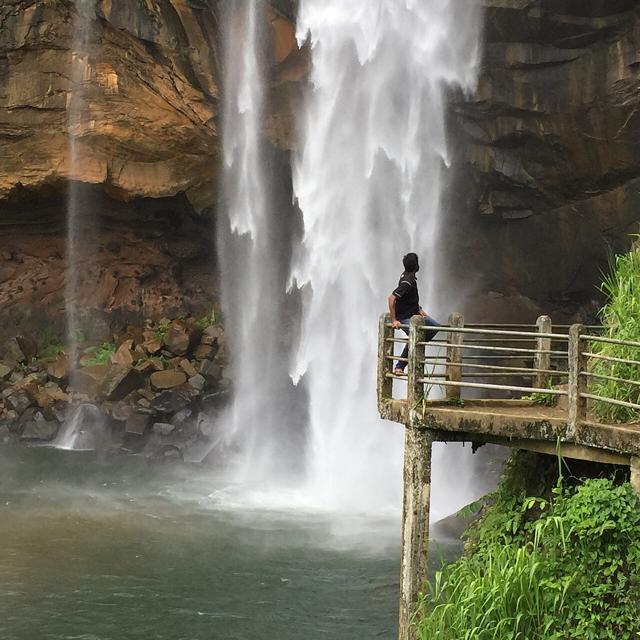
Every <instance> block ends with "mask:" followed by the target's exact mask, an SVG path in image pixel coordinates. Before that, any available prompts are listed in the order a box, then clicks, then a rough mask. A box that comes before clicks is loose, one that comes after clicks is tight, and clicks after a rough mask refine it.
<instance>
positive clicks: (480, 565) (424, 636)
mask: <svg viewBox="0 0 640 640" xmlns="http://www.w3.org/2000/svg"><path fill="white" fill-rule="evenodd" d="M516 469H517V466H515V467H512V469H511V470H510V472H508V473H507V474H506V477H505V479H504V481H503V483H502V485H501V487H500V488H499V490H498V491H497V492H496V494H494V496H492V500H493V502H492V504H491V506H490V507H488V509H487V510H486V512H485V514H484V515H483V517H482V518H481V520H480V521H479V522H478V523H477V524H476V525H475V526H474V527H472V529H471V530H470V532H469V534H468V535H469V538H468V548H467V554H466V555H465V556H464V557H463V558H462V559H460V560H459V561H458V562H456V563H454V564H452V565H449V566H448V567H445V568H444V569H443V570H442V571H441V572H439V573H438V574H437V575H436V577H435V580H434V581H433V582H432V583H431V584H430V585H428V589H427V590H426V594H425V596H424V597H423V598H422V600H421V602H420V606H419V610H418V613H417V616H416V625H417V629H418V637H419V638H420V639H421V640H433V638H438V639H439V640H568V639H572V640H573V639H575V640H578V639H580V640H607V639H611V640H613V639H617V640H638V639H639V638H640V500H639V499H638V497H637V496H636V495H635V494H634V492H633V491H632V489H631V487H630V485H629V484H626V483H625V484H616V483H615V482H614V481H613V480H608V479H596V480H586V481H584V482H582V483H580V484H578V485H576V486H574V487H566V486H563V485H562V484H561V483H558V485H556V487H555V489H554V490H553V492H552V493H551V495H549V496H546V497H544V498H542V497H533V498H532V497H525V494H523V493H522V492H521V491H520V488H521V487H518V482H517V479H515V481H514V476H513V473H514V472H515V470H516ZM510 474H511V476H510ZM514 488H515V491H514Z"/></svg>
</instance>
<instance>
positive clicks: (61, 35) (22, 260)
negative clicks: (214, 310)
mask: <svg viewBox="0 0 640 640" xmlns="http://www.w3.org/2000/svg"><path fill="white" fill-rule="evenodd" d="M82 1H83V2H84V0H82ZM92 2H93V0H92ZM92 2H90V1H89V0H87V1H86V2H84V5H87V6H89V5H90V4H91V5H92V6H93V4H95V15H93V14H92V18H93V19H91V20H90V22H89V24H88V29H87V33H86V34H85V33H82V21H80V20H79V19H78V14H77V11H76V4H79V3H80V0H78V3H76V2H73V1H70V0H6V1H5V2H2V3H1V4H0V306H1V307H2V309H3V318H2V322H3V323H4V325H5V326H7V328H10V327H11V325H12V324H14V323H15V322H16V321H18V322H29V320H32V321H33V322H34V323H39V322H40V320H41V318H42V316H43V315H44V316H49V315H54V316H55V315H56V314H58V315H59V313H60V312H61V311H62V309H63V300H62V291H63V280H64V259H65V256H64V250H65V246H64V245H65V243H64V235H65V208H66V200H67V186H68V184H69V181H70V180H72V181H76V182H77V183H81V184H83V185H85V187H84V193H85V197H83V198H82V207H83V209H84V210H83V212H82V213H83V214H84V215H86V216H91V217H92V218H93V231H94V232H93V233H91V234H90V236H89V237H88V238H87V240H86V242H87V244H88V246H87V247H84V251H83V254H85V256H86V257H87V260H85V261H83V264H82V265H81V267H82V268H83V269H85V271H86V277H85V278H84V280H85V281H86V282H88V283H90V286H89V288H88V291H86V292H80V296H81V297H82V300H83V303H84V304H85V305H86V306H87V307H88V308H92V309H95V310H97V311H106V312H108V313H122V314H124V315H127V314H131V313H136V312H142V313H145V314H151V315H158V314H162V313H171V312H172V311H173V312H174V313H175V310H176V309H180V308H181V307H185V306H186V307H188V306H193V305H196V306H199V307H201V308H202V309H203V310H204V309H207V308H210V305H211V304H212V302H213V299H214V298H215V290H214V287H212V282H214V280H215V256H214V255H213V246H214V241H213V237H212V228H213V226H214V225H213V224H212V221H211V216H212V215H213V210H214V208H215V206H216V203H217V202H218V200H219V198H220V195H219V194H220V179H219V176H220V166H221V158H220V154H221V139H220V136H219V128H220V119H221V111H222V106H221V105H222V102H221V89H220V87H221V84H222V80H221V79H222V77H223V75H224V69H223V64H224V60H223V53H224V51H223V50H224V46H225V44H224V42H223V36H222V33H221V29H220V24H221V23H222V21H223V20H224V19H226V16H225V15H224V11H226V10H227V8H228V7H229V6H230V4H229V3H228V2H225V1H221V0H189V1H187V0H139V1H138V0H135V1H131V2H119V1H116V0H97V1H96V2H93V4H92ZM274 5H276V6H279V5H281V6H279V10H276V9H274V8H273V7H271V6H270V5H265V12H264V28H263V31H264V43H263V44H264V55H263V58H264V59H265V65H267V71H268V72H269V73H270V74H271V75H272V76H273V80H274V87H275V86H276V85H277V86H283V85H286V83H287V82H288V80H287V74H288V75H289V76H291V77H296V73H298V72H296V65H297V63H296V61H295V58H296V56H297V55H298V53H297V47H296V43H295V38H294V32H293V26H292V23H291V21H290V19H289V18H287V12H291V11H292V10H293V9H292V7H291V5H290V4H289V3H288V2H278V3H274ZM241 44H242V43H240V46H241ZM294 49H295V50H296V51H295V52H294ZM292 53H294V54H295V55H291V54H292ZM281 76H282V77H281ZM298 76H299V73H298ZM78 96H80V99H78ZM74 100H76V102H75V103H74V104H76V105H77V104H80V105H81V106H80V108H79V109H78V108H77V107H76V111H77V113H76V114H74V118H70V115H69V114H70V113H71V112H72V111H73V110H72V109H70V107H71V105H72V102H73V101H74ZM285 107H286V105H285ZM285 107H283V108H281V109H280V112H279V113H275V112H274V113H272V114H271V116H270V121H269V122H270V127H269V130H268V133H269V134H270V138H271V139H272V140H274V141H277V140H281V141H282V140H284V139H286V138H287V137H288V136H289V135H290V131H291V112H290V109H287V108H285ZM70 136H73V138H74V140H75V147H76V153H77V157H79V158H80V159H81V161H80V162H79V163H75V166H74V165H73V163H72V162H71V156H70V154H71V151H70V144H69V142H70ZM43 236H46V241H43ZM92 256H93V257H92ZM94 258H95V259H94ZM1 331H2V327H0V332H1Z"/></svg>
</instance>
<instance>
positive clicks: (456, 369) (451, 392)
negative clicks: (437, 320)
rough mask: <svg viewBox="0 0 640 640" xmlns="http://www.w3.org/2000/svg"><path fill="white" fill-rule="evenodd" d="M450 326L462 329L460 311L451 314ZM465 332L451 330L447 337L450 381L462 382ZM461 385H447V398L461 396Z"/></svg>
mask: <svg viewBox="0 0 640 640" xmlns="http://www.w3.org/2000/svg"><path fill="white" fill-rule="evenodd" d="M449 326H450V327H453V328H456V329H462V328H463V327H464V317H463V316H462V314H460V313H452V314H451V315H450V316H449ZM463 342H464V334H463V333H459V332H457V331H449V336H448V339H447V365H446V377H447V380H448V381H450V382H462V345H463ZM460 392H461V389H460V387H447V388H446V390H445V394H446V398H447V400H454V399H456V398H457V399H459V398H460Z"/></svg>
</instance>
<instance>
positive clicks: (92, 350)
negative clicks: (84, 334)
mask: <svg viewBox="0 0 640 640" xmlns="http://www.w3.org/2000/svg"><path fill="white" fill-rule="evenodd" d="M115 352H116V344H115V342H104V343H103V344H102V345H101V346H100V347H89V348H88V349H85V351H84V355H83V356H82V358H81V359H80V364H81V365H82V366H83V367H90V366H93V365H96V364H106V363H108V362H109V359H110V358H111V356H112V355H113V354H114V353H115Z"/></svg>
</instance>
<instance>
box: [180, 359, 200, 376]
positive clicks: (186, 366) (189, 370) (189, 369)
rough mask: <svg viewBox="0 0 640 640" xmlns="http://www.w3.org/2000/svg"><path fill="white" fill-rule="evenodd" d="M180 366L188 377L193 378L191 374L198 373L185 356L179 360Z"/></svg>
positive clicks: (195, 374)
mask: <svg viewBox="0 0 640 640" xmlns="http://www.w3.org/2000/svg"><path fill="white" fill-rule="evenodd" d="M180 368H181V369H182V370H183V371H184V372H185V373H186V374H187V376H188V377H189V378H193V376H197V375H198V372H197V371H196V368H195V367H194V366H193V365H192V364H191V363H190V362H189V361H188V360H187V359H186V358H184V359H182V360H180Z"/></svg>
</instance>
